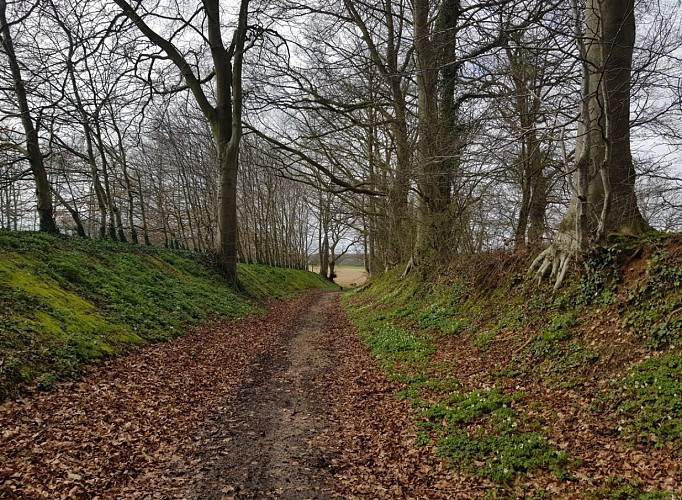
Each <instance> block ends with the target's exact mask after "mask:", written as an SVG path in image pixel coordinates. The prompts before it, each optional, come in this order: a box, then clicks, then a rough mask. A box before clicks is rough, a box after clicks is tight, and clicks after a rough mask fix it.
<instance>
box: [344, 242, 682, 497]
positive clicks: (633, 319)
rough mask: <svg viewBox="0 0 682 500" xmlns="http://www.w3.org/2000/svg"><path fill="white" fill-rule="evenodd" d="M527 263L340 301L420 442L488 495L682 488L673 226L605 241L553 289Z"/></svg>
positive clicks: (479, 267)
mask: <svg viewBox="0 0 682 500" xmlns="http://www.w3.org/2000/svg"><path fill="white" fill-rule="evenodd" d="M528 264H529V256H528V255H514V254H509V253H491V254H487V255H480V256H476V257H471V258H462V259H460V260H459V261H457V262H455V263H453V264H452V265H451V266H450V267H449V268H447V269H442V270H441V271H440V272H439V273H438V274H436V275H434V276H432V277H429V278H426V279H424V278H423V277H416V276H408V277H407V278H403V279H401V278H400V277H399V275H398V274H397V273H394V274H393V273H387V274H385V275H382V276H379V277H376V278H375V279H373V280H372V281H371V282H370V284H369V285H368V286H366V287H364V288H363V289H361V290H360V291H358V292H357V293H354V294H352V295H349V296H348V297H347V300H346V306H347V310H348V311H349V314H350V316H351V319H352V320H353V321H354V322H355V323H356V324H357V325H358V327H359V330H360V334H361V336H362V338H363V339H364V341H365V342H366V344H367V345H368V347H369V348H370V349H371V352H372V354H373V356H374V357H375V359H376V360H377V362H378V363H379V364H380V365H381V366H382V367H383V368H384V369H385V371H386V373H387V374H389V376H390V377H391V378H392V379H393V380H394V381H396V382H397V383H399V384H400V386H401V390H400V392H399V394H398V397H400V398H403V399H404V400H405V401H407V402H408V403H409V405H410V407H411V412H412V415H413V419H414V425H415V432H416V435H417V436H418V443H420V444H422V445H426V446H430V445H434V446H435V447H436V450H437V452H436V453H437V454H438V455H439V456H440V457H442V458H444V459H446V461H447V463H448V464H449V466H450V467H451V468H452V469H453V470H455V471H458V472H460V473H464V474H470V475H472V476H477V477H480V478H482V479H485V480H489V481H491V482H492V483H493V484H494V485H495V486H494V487H491V488H490V489H489V490H488V492H487V493H486V494H487V495H488V496H489V497H492V498H497V497H500V498H509V497H512V498H513V497H523V498H557V497H561V498H572V497H575V498H614V499H616V498H618V499H619V498H623V499H630V498H647V499H653V498H673V497H674V495H675V494H680V493H682V349H681V346H680V344H681V343H682V238H680V237H674V236H673V237H670V236H657V237H654V238H649V239H648V240H621V241H617V242H614V243H613V245H611V246H609V247H606V248H602V249H599V250H598V251H595V253H594V254H593V255H591V256H590V258H589V260H587V261H586V262H585V263H583V265H584V266H585V270H586V272H585V273H583V278H581V279H575V280H573V281H572V282H569V283H567V284H566V285H565V286H564V287H563V288H562V289H561V290H560V291H559V292H558V293H553V292H552V291H551V289H550V286H549V285H545V284H538V283H537V282H536V281H535V280H532V279H528V277H527V276H526V269H527V268H528Z"/></svg>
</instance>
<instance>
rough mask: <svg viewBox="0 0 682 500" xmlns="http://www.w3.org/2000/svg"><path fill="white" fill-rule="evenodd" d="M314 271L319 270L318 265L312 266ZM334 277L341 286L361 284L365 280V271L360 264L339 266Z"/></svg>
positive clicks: (317, 271)
mask: <svg viewBox="0 0 682 500" xmlns="http://www.w3.org/2000/svg"><path fill="white" fill-rule="evenodd" d="M312 271H313V272H314V273H319V272H320V266H313V268H312ZM335 272H336V278H334V281H335V282H336V284H338V285H341V286H350V285H352V284H355V285H362V284H363V283H364V282H365V281H367V271H365V268H364V267H360V266H341V267H337V268H336V271H335Z"/></svg>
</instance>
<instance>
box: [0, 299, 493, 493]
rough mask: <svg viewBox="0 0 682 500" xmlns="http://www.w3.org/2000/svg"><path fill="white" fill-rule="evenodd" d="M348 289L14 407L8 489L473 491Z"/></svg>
mask: <svg viewBox="0 0 682 500" xmlns="http://www.w3.org/2000/svg"><path fill="white" fill-rule="evenodd" d="M396 390H397V387H395V385H393V384H392V383H391V382H389V381H387V380H386V379H385V378H384V376H383V375H382V374H381V372H380V371H379V370H378V369H377V368H376V367H375V365H374V361H373V360H372V359H371V358H370V356H369V355H368V353H367V352H366V350H365V348H364V346H363V345H362V344H361V342H360V341H359V340H358V339H357V334H356V333H355V331H354V329H353V327H352V326H351V325H350V324H349V323H348V320H347V319H346V318H345V315H344V313H343V311H342V310H341V308H340V305H339V295H338V294H328V293H327V294H325V293H321V292H314V293H310V294H308V295H305V296H302V297H298V298H295V299H291V300H288V301H283V302H278V303H274V304H271V305H270V306H269V307H268V310H267V313H266V314H264V315H261V316H252V317H247V318H243V319H241V320H239V321H232V322H224V323H216V324H213V325H210V326H206V327H203V328H200V329H197V330H195V331H193V332H190V333H189V334H187V335H185V336H184V337H181V338H179V339H176V340H175V341H173V342H170V343H165V344H158V345H154V346H150V347H147V348H144V349H141V350H139V351H137V352H134V353H132V354H130V355H129V356H126V357H122V358H117V359H111V360H107V361H105V362H102V363H100V364H98V365H94V366H91V367H90V368H89V369H88V370H87V371H86V373H84V374H83V375H82V377H81V378H80V379H79V380H78V381H75V382H70V383H63V384H60V385H59V386H58V387H57V388H56V389H55V390H54V391H51V392H41V391H37V390H32V391H30V392H29V393H28V394H26V395H25V396H24V397H22V398H19V399H16V400H12V401H6V402H5V403H3V404H2V405H0V498H30V499H37V498H49V499H54V498H89V499H96V498H160V499H161V498H193V499H218V498H220V499H228V498H237V499H242V498H286V499H307V498H311V499H312V498H314V499H326V498H429V499H433V498H471V497H472V496H476V493H477V492H478V493H479V494H480V493H482V492H484V491H485V489H486V485H485V484H478V483H475V482H472V481H471V480H470V479H466V478H459V477H455V476H452V475H451V474H450V473H449V472H447V470H446V469H445V467H444V466H443V464H442V463H441V462H440V461H439V460H438V459H436V458H434V456H435V455H434V454H433V453H432V450H431V449H430V448H429V447H426V446H425V447H416V446H415V445H414V444H415V432H414V428H413V424H412V421H411V416H410V412H409V410H408V408H406V407H405V404H403V403H401V402H399V401H398V400H397V399H396V398H395V392H396Z"/></svg>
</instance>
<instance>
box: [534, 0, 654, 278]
mask: <svg viewBox="0 0 682 500" xmlns="http://www.w3.org/2000/svg"><path fill="white" fill-rule="evenodd" d="M573 6H574V11H575V17H576V39H577V40H578V43H579V48H580V54H581V58H582V71H583V76H582V88H581V95H582V104H581V114H580V123H579V126H578V138H577V142H576V148H575V158H576V167H575V171H574V174H573V176H572V177H573V178H572V198H571V203H570V206H569V210H568V212H567V214H566V216H565V217H564V219H563V221H562V223H561V224H560V227H559V231H558V233H557V235H556V237H555V239H554V242H553V243H552V244H551V245H550V246H549V247H548V248H547V249H546V250H545V251H543V252H542V253H541V254H540V255H539V256H538V257H537V258H536V259H535V261H534V262H533V264H532V266H531V269H533V270H537V272H538V274H539V275H540V277H546V276H556V281H555V287H559V286H560V285H561V283H562V281H563V279H564V276H565V275H566V271H567V269H568V266H569V263H570V261H571V259H572V258H573V256H575V255H576V254H577V253H578V252H582V251H585V250H586V249H587V248H589V246H590V245H591V244H593V243H595V242H598V241H599V240H600V239H602V238H603V237H604V236H606V235H608V234H611V233H618V234H630V235H635V234H641V233H643V232H646V231H647V230H649V229H650V227H649V225H648V223H647V222H646V221H645V220H644V218H643V217H642V215H641V213H640V211H639V208H638V205H637V196H636V194H635V177H636V175H635V169H634V166H633V161H632V153H631V149H630V90H631V73H632V57H633V50H634V44H635V9H634V0H588V1H587V3H586V5H585V9H584V15H583V16H581V14H580V10H579V7H578V3H577V2H575V1H574V3H573ZM581 17H582V18H583V20H582V27H581Z"/></svg>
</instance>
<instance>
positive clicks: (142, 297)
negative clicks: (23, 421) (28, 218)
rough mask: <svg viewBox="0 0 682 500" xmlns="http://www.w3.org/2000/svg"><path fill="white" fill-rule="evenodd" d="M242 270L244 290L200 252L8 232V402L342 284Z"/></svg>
mask: <svg viewBox="0 0 682 500" xmlns="http://www.w3.org/2000/svg"><path fill="white" fill-rule="evenodd" d="M239 273H240V278H241V280H242V286H243V289H244V293H243V294H237V293H235V292H234V291H233V290H231V289H230V288H229V287H228V286H227V284H226V283H225V282H224V281H223V280H222V279H221V278H220V277H219V276H218V275H217V274H215V273H214V272H213V271H211V270H210V269H209V268H207V267H206V266H204V265H202V264H201V263H199V262H198V261H197V260H196V259H194V258H192V256H191V255H190V254H184V255H183V254H179V253H177V252H171V251H167V250H164V249H160V248H155V247H138V246H132V245H121V244H115V243H110V242H102V241H94V240H82V239H67V238H60V237H53V236H47V235H42V234H36V233H13V232H6V231H0V399H2V398H3V397H5V396H7V395H8V394H9V393H11V392H12V391H13V390H15V389H16V387H17V384H21V383H25V382H29V381H34V380H35V381H37V382H38V384H39V385H40V386H43V387H49V386H50V385H51V384H52V383H53V382H54V381H55V380H57V379H60V378H65V377H69V376H71V375H73V374H74V373H75V372H76V371H77V370H78V368H79V367H80V366H81V365H82V364H83V363H84V362H87V361H89V360H92V359H95V358H99V357H102V356H108V355H115V354H119V353H122V352H124V351H125V350H126V349H128V348H129V347H130V346H133V345H140V344H144V343H146V342H149V341H155V340H162V339H170V338H172V337H174V336H176V335H178V334H180V333H181V332H183V331H184V329H186V328H187V327H188V326H190V325H193V324H196V323H199V322H202V321H208V320H211V319H214V318H218V317H223V318H225V317H227V318H233V317H238V316H240V315H243V314H246V313H251V312H255V311H256V310H257V309H258V306H257V301H259V300H263V299H267V298H273V297H275V298H279V297H284V296H287V295H290V294H292V293H295V292H298V291H301V290H305V289H309V288H313V287H330V286H333V285H331V284H329V283H328V282H326V281H324V280H322V279H321V278H320V277H319V276H317V275H314V274H312V273H308V272H304V271H295V270H285V269H274V268H269V267H266V266H255V265H244V266H241V267H240V269H239Z"/></svg>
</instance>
